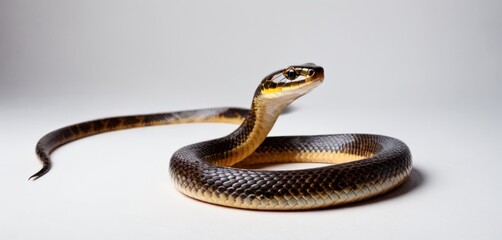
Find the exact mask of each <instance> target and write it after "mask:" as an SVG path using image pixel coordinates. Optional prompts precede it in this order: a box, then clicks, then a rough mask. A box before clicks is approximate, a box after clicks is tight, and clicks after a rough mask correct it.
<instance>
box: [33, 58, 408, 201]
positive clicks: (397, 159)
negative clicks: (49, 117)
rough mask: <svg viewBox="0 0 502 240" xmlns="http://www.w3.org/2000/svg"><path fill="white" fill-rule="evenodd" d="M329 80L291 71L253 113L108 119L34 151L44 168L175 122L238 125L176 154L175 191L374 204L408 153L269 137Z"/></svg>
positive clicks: (332, 140) (300, 68) (278, 75)
mask: <svg viewBox="0 0 502 240" xmlns="http://www.w3.org/2000/svg"><path fill="white" fill-rule="evenodd" d="M323 81H324V69H323V68H322V67H321V66H318V65H315V64H313V63H306V64H301V65H292V66H288V67H286V68H283V69H280V70H277V71H275V72H273V73H271V74H269V75H267V76H266V77H265V78H264V79H263V80H262V81H261V82H260V84H259V86H258V88H257V89H256V91H255V92H254V95H253V99H252V103H251V107H250V108H249V109H244V108H234V107H219V108H218V107H216V108H208V109H196V110H187V111H178V112H168V113H155V114H144V115H130V116H120V117H110V118H103V119H97V120H92V121H87V122H82V123H78V124H74V125H70V126H67V127H63V128H60V129H58V130H55V131H52V132H50V133H48V134H46V135H45V136H43V137H42V138H41V139H40V140H39V141H38V143H37V144H36V148H35V149H36V154H37V156H38V158H39V159H40V160H41V161H42V163H43V167H42V169H40V170H39V171H38V172H37V173H35V174H34V175H32V176H31V177H30V179H32V180H35V179H38V178H39V177H41V176H43V175H44V174H46V173H47V172H49V170H50V169H51V166H52V163H51V159H50V154H51V153H52V152H53V151H54V150H55V149H57V148H58V147H60V146H62V145H64V144H66V143H69V142H71V141H75V140H77V139H81V138H84V137H88V136H91V135H95V134H100V133H104V132H109V131H114V130H121V129H129V128H135V127H145V126H156V125H166V124H178V123H198V122H224V123H234V124H240V125H239V127H238V128H236V129H235V130H234V131H233V132H231V133H230V134H228V135H226V136H224V137H220V138H216V139H212V140H207V141H203V142H199V143H195V144H191V145H188V146H185V147H182V148H180V149H179V150H177V151H175V152H174V154H173V155H172V157H171V161H170V162H169V174H170V177H171V180H172V182H173V184H174V185H175V187H176V189H177V190H178V191H179V192H181V193H183V194H185V195H187V196H189V197H191V198H194V199H197V200H200V201H203V202H207V203H212V204H216V205H223V206H227V207H233V208H241V209H255V210H308V209H318V208H327V207H334V206H339V205H343V204H348V203H353V202H357V201H361V200H365V199H369V198H372V197H375V196H378V195H382V194H384V193H386V192H389V191H391V190H393V189H395V188H397V187H398V186H400V185H402V184H403V183H404V182H405V181H406V180H407V179H408V177H409V176H410V172H411V170H412V168H413V166H412V157H411V152H410V149H409V148H408V146H407V145H406V144H405V143H404V142H402V141H401V140H398V139H396V138H393V137H389V136H383V135H376V134H361V133H358V134H328V135H316V136H305V135H302V136H268V133H269V132H270V130H271V129H272V127H273V125H274V123H275V122H276V120H277V119H278V117H279V115H281V112H283V110H284V109H285V108H286V107H287V106H288V105H289V104H290V103H292V102H293V101H294V100H295V99H297V98H299V97H301V96H303V95H305V94H306V93H308V92H310V91H311V90H312V89H314V88H315V87H317V86H319V85H320V84H321V83H322V82H323ZM277 163H324V164H325V165H322V166H321V167H314V168H304V169H293V170H291V169H290V170H267V169H260V168H256V167H254V166H256V165H258V166H259V164H277Z"/></svg>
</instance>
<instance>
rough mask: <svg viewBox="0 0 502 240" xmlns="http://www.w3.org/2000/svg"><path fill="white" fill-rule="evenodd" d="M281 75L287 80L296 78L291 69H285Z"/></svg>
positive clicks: (294, 72)
mask: <svg viewBox="0 0 502 240" xmlns="http://www.w3.org/2000/svg"><path fill="white" fill-rule="evenodd" d="M283 74H284V76H285V77H286V78H287V79H289V80H295V78H296V77H297V75H296V71H295V70H294V69H293V68H289V69H287V70H286V71H284V73H283Z"/></svg>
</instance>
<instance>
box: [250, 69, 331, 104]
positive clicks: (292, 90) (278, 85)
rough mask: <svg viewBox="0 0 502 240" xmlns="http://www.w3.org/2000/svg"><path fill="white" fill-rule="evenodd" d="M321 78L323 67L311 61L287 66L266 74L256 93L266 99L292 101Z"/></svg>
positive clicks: (321, 79) (315, 85)
mask: <svg viewBox="0 0 502 240" xmlns="http://www.w3.org/2000/svg"><path fill="white" fill-rule="evenodd" d="M323 80H324V70H323V68H322V67H320V66H317V65H315V64H313V63H306V64H303V65H294V66H289V67H287V68H284V69H281V70H278V71H276V72H273V73H271V74H269V75H268V76H266V77H265V78H264V79H263V81H262V82H261V84H260V86H259V87H258V89H257V92H256V94H257V95H260V96H261V97H263V98H266V99H284V100H289V102H292V101H293V100H295V99H296V98H298V97H300V96H302V95H304V94H306V93H308V92H309V91H310V90H312V89H314V88H315V87H317V86H318V85H319V84H321V82H322V81H323Z"/></svg>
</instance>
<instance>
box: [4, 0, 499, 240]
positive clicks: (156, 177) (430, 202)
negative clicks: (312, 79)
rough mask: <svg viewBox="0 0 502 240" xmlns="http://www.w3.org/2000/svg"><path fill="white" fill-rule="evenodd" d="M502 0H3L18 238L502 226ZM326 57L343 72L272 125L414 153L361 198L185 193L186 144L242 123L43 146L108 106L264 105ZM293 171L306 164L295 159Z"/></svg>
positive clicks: (485, 233) (441, 231)
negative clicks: (49, 162)
mask: <svg viewBox="0 0 502 240" xmlns="http://www.w3.org/2000/svg"><path fill="white" fill-rule="evenodd" d="M501 16H502V4H501V2H500V1H437V0H434V1H432V0H431V1H303V2H301V1H276V2H272V1H227V2H224V1H223V2H222V1H214V0H213V1H199V2H196V1H160V0H159V1H63V0H61V1H14V0H12V1H10V0H2V1H0V119H1V120H0V154H1V155H0V189H1V196H0V238H1V239H35V238H37V239H52V240H57V239H171V238H170V237H176V238H173V239H184V238H199V239H200V238H204V239H230V238H233V239H335V238H337V239H439V238H446V239H496V238H501V237H502V230H501V228H500V226H501V225H500V224H501V223H502V209H501V207H500V206H501V204H500V203H501V200H502V190H501V189H502V187H501V182H502V176H501V173H500V172H501V170H502V168H501V167H502V164H501V157H502V155H501V154H500V152H501V151H500V147H501V146H502V144H501V143H502V141H501V140H500V136H501V134H502V127H501V120H502V110H501V106H500V105H501V103H502V97H501V94H502V70H501V69H502V20H501V19H502V18H501ZM304 62H315V63H317V64H319V65H321V66H323V67H324V68H325V75H326V80H325V82H324V83H323V84H322V85H321V86H320V87H319V88H318V89H316V90H314V91H313V92H312V93H310V94H309V95H307V96H305V97H303V98H301V99H299V100H298V101H297V102H295V103H294V104H293V106H292V108H291V110H292V111H290V112H289V113H288V114H285V115H283V116H281V118H280V119H279V121H278V122H277V124H276V127H275V128H274V129H273V130H272V133H271V134H272V135H298V134H327V133H350V132H365V133H376V134H384V135H390V136H394V137H397V138H399V139H401V140H403V141H404V142H406V143H407V144H408V145H409V147H410V148H411V150H412V153H413V157H414V166H415V170H414V172H413V173H412V177H411V179H410V181H409V182H408V183H407V184H406V185H405V186H404V187H403V188H400V189H398V190H397V191H396V192H393V193H391V194H389V195H386V196H383V197H381V198H377V199H375V200H371V201H367V202H364V203H360V204H354V205H349V206H346V207H341V208H335V209H328V210H321V211H305V212H259V211H244V210H237V209H230V208H225V207H218V206H213V205H209V204H205V203H201V202H198V201H194V200H191V199H189V198H186V197H184V196H183V195H181V194H179V193H178V192H176V190H174V187H173V185H172V184H171V182H170V178H169V175H168V171H167V169H168V164H169V158H170V155H171V154H172V153H173V152H174V151H175V150H176V149H178V148H180V147H182V146H184V145H186V144H189V143H193V142H197V141H200V140H205V139H211V138H214V137H219V136H222V135H225V134H226V133H229V132H230V131H232V130H233V129H234V128H235V126H232V125H224V124H192V125H178V126H165V127H155V128H143V129H135V130H128V131H120V132H114V133H109V134H104V135H100V136H95V137H90V138H87V139H83V140H81V141H78V142H75V143H71V144H69V145H67V146H64V147H62V148H61V149H59V150H57V151H56V152H55V153H54V154H53V160H54V167H53V169H52V171H51V172H50V173H49V174H48V175H46V176H44V177H43V178H41V179H40V180H38V181H36V182H29V181H27V178H28V177H29V176H30V175H31V174H33V173H34V172H36V171H37V170H38V169H39V167H40V166H41V164H40V163H39V162H38V160H37V159H36V156H35V154H34V146H35V144H36V142H37V140H38V139H39V138H40V137H42V136H43V135H44V134H45V133H47V132H49V131H51V130H54V129H56V128H59V127H62V126H65V125H68V124H72V123H76V122H80V121H84V120H90V119H94V118H98V117H106V116H114V115H123V114H134V113H149V112H163V111H173V110H183V109H193V108H205V107H214V106H239V107H248V106H249V104H250V102H251V97H252V94H253V92H254V89H255V88H256V86H257V84H258V83H259V81H260V80H261V78H262V77H264V76H265V75H266V74H268V73H269V72H272V71H274V70H277V69H280V68H283V67H285V66H287V65H290V64H299V63H304ZM284 167H291V166H284Z"/></svg>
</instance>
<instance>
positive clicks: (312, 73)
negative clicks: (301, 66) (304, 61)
mask: <svg viewBox="0 0 502 240" xmlns="http://www.w3.org/2000/svg"><path fill="white" fill-rule="evenodd" d="M314 73H315V72H314V70H312V69H309V76H311V77H312V76H314Z"/></svg>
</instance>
